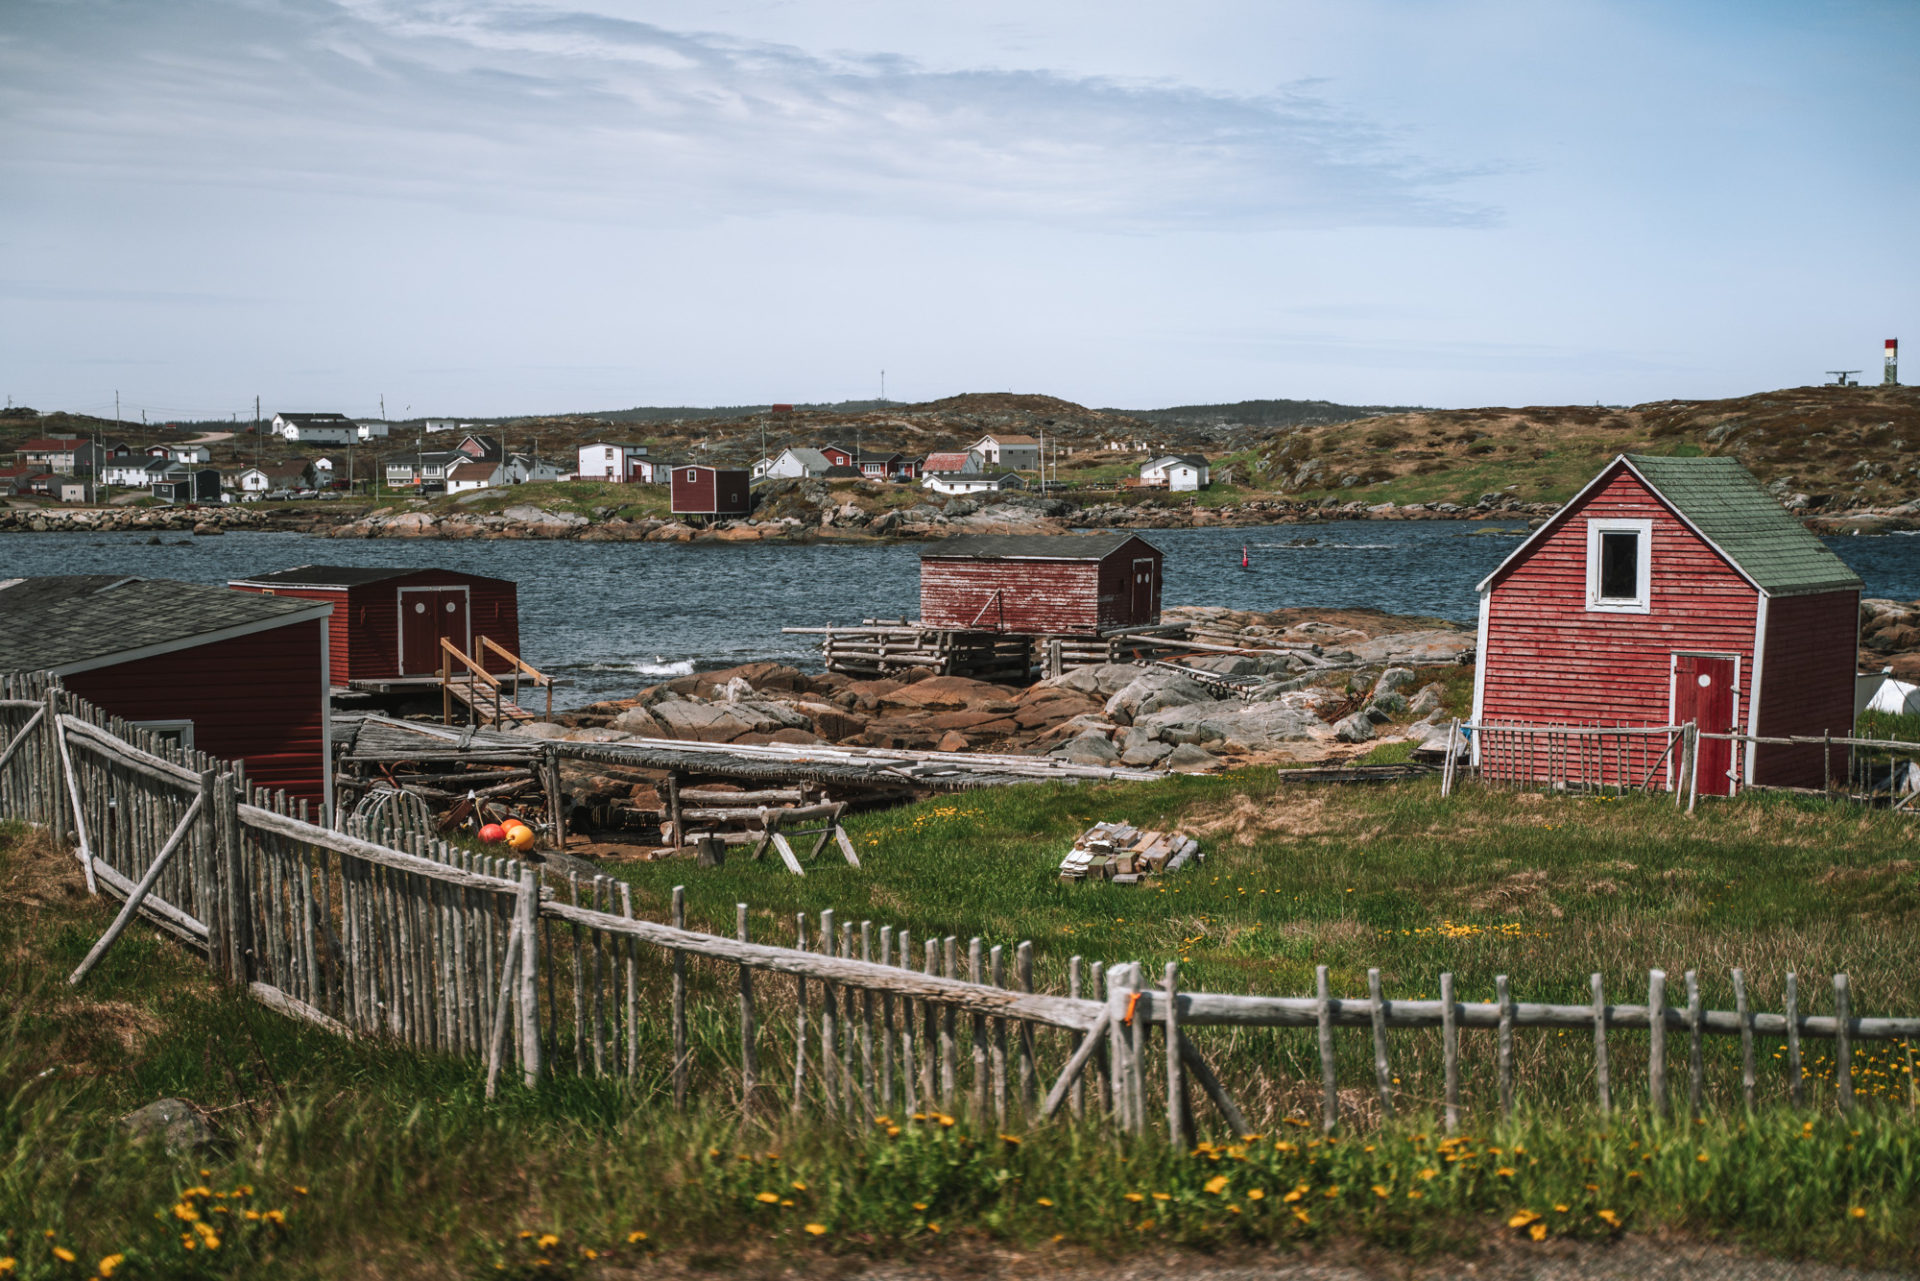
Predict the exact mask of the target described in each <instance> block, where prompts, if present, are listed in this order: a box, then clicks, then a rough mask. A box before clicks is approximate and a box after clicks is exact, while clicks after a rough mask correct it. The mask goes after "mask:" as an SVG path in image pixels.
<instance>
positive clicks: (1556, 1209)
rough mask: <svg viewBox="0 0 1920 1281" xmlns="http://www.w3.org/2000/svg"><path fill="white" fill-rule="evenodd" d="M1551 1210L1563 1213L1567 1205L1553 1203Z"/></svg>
mask: <svg viewBox="0 0 1920 1281" xmlns="http://www.w3.org/2000/svg"><path fill="white" fill-rule="evenodd" d="M1553 1212H1554V1213H1555V1214H1565V1213H1566V1212H1567V1207H1566V1206H1564V1205H1555V1206H1554V1207H1553Z"/></svg>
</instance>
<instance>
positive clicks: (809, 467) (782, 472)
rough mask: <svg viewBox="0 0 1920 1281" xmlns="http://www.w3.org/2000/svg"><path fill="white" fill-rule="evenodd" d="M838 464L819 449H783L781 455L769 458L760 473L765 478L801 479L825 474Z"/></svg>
mask: <svg viewBox="0 0 1920 1281" xmlns="http://www.w3.org/2000/svg"><path fill="white" fill-rule="evenodd" d="M835 465H836V464H835V463H834V462H833V461H832V460H831V459H829V458H828V457H827V456H826V454H824V453H823V452H821V451H820V450H818V449H805V448H798V449H783V450H781V451H780V453H779V456H778V457H776V458H773V459H770V460H767V466H766V468H765V470H763V471H762V472H761V473H760V478H761V479H764V480H800V479H806V478H808V477H817V476H824V475H826V474H827V470H828V468H830V467H833V466H835Z"/></svg>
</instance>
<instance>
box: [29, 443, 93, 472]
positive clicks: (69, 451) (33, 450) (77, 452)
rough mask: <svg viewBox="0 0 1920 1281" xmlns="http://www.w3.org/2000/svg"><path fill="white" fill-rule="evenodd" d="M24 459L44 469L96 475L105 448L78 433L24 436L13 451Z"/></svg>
mask: <svg viewBox="0 0 1920 1281" xmlns="http://www.w3.org/2000/svg"><path fill="white" fill-rule="evenodd" d="M14 453H15V456H16V457H17V458H18V459H19V460H20V461H21V462H23V463H33V464H36V465H37V466H39V467H40V468H41V469H42V470H43V471H50V472H65V473H67V474H69V475H78V474H80V473H83V472H84V473H87V474H89V475H97V474H98V473H99V471H100V469H101V467H102V465H103V464H104V463H105V462H106V451H105V450H104V449H102V448H101V447H100V446H99V445H96V444H94V443H93V442H92V441H90V440H86V439H84V438H82V437H78V436H53V437H42V438H40V439H37V440H23V441H21V442H20V444H19V446H18V448H16V449H15V451H14Z"/></svg>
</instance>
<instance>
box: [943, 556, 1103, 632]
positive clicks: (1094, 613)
mask: <svg viewBox="0 0 1920 1281" xmlns="http://www.w3.org/2000/svg"><path fill="white" fill-rule="evenodd" d="M996 593H998V595H996ZM983 608H984V609H985V612H984V613H983V612H982V610H983ZM920 617H921V619H922V620H923V621H924V622H926V623H927V624H928V625H929V626H932V627H945V628H951V629H954V630H957V631H983V632H991V631H1005V632H1024V633H1035V634H1048V635H1053V634H1061V635H1065V634H1071V633H1080V632H1084V633H1089V634H1091V633H1094V632H1098V631H1099V630H1100V562H1098V561H1058V560H1056V561H1046V560H939V559H935V558H928V559H926V560H923V561H921V562H920Z"/></svg>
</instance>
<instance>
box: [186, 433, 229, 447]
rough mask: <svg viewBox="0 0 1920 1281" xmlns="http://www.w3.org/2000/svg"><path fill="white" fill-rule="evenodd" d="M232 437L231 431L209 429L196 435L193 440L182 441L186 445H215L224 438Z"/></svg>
mask: <svg viewBox="0 0 1920 1281" xmlns="http://www.w3.org/2000/svg"><path fill="white" fill-rule="evenodd" d="M232 439H233V433H232V432H230V431H209V432H203V433H201V434H200V435H198V436H195V437H194V438H193V439H192V440H188V441H182V442H181V443H182V444H186V445H213V444H218V443H219V442H220V441H223V440H232Z"/></svg>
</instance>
